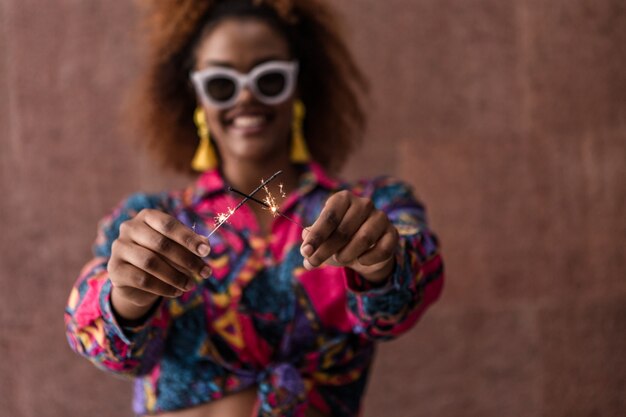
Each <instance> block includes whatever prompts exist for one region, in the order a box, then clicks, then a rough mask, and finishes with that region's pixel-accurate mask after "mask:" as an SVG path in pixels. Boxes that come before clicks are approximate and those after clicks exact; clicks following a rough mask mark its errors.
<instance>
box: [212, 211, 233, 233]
mask: <svg viewBox="0 0 626 417" xmlns="http://www.w3.org/2000/svg"><path fill="white" fill-rule="evenodd" d="M233 214H235V210H234V209H232V208H230V207H228V211H227V212H226V213H218V215H217V216H215V217H214V219H215V228H218V227H220V226H221V225H223V224H224V223H226V222H227V221H228V219H229V218H230V216H232V215H233Z"/></svg>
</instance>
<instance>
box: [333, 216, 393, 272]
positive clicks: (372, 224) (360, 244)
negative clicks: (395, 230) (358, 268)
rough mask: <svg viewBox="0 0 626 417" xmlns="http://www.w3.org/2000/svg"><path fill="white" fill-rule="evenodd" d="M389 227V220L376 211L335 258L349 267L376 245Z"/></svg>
mask: <svg viewBox="0 0 626 417" xmlns="http://www.w3.org/2000/svg"><path fill="white" fill-rule="evenodd" d="M388 226H389V219H387V215H385V213H383V212H382V211H375V212H374V213H372V215H371V216H369V217H368V219H367V220H366V221H365V222H364V223H363V224H362V225H361V227H360V228H359V230H357V231H356V233H355V234H354V236H353V238H352V240H351V241H350V243H348V244H347V245H346V246H345V247H344V248H343V249H341V250H340V251H339V252H338V253H337V255H335V258H336V259H337V261H338V262H341V263H342V264H344V265H348V264H350V263H352V262H354V261H355V260H356V259H357V258H359V257H360V256H361V255H363V254H364V253H365V252H367V251H368V250H370V249H371V248H373V247H374V245H376V243H377V242H378V240H379V239H380V238H381V237H382V236H383V234H384V233H385V231H386V230H387V228H388Z"/></svg>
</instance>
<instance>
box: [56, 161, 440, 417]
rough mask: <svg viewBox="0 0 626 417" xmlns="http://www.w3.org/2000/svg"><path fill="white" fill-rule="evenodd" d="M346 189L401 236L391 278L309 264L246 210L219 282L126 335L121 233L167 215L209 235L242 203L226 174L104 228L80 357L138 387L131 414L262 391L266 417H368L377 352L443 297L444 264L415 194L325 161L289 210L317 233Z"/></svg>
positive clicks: (83, 304)
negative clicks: (313, 415) (117, 294)
mask: <svg viewBox="0 0 626 417" xmlns="http://www.w3.org/2000/svg"><path fill="white" fill-rule="evenodd" d="M343 189H348V190H351V191H352V192H354V193H355V194H357V195H359V196H366V197H368V198H370V199H371V200H372V201H373V202H374V205H375V206H376V207H377V208H378V209H380V210H382V211H384V212H385V213H386V214H387V216H388V217H389V219H390V220H391V221H392V222H393V224H394V225H395V227H396V228H397V229H398V231H399V232H400V244H399V245H398V247H397V250H396V253H395V258H396V266H395V269H394V271H393V274H392V276H391V277H390V279H389V280H388V282H387V283H385V284H384V285H383V286H377V287H374V286H372V285H370V284H369V283H368V281H366V280H365V279H363V278H361V277H360V276H359V275H358V274H356V273H355V272H354V271H352V270H350V269H348V268H339V267H331V266H323V267H320V268H317V269H314V270H312V271H307V270H306V269H304V268H303V267H302V262H303V258H302V255H301V254H300V245H301V243H302V240H301V232H302V230H301V228H300V227H299V226H298V225H296V224H294V223H293V222H290V221H288V220H287V219H285V218H283V217H276V218H275V219H274V220H273V224H272V229H271V233H270V235H269V237H266V236H264V235H263V234H262V233H261V230H260V228H259V225H258V222H257V219H256V217H255V215H254V213H253V211H252V210H251V209H250V208H249V207H247V206H246V205H243V206H242V207H241V208H240V209H239V210H238V211H237V212H236V213H235V214H234V215H233V216H231V218H230V219H229V221H228V223H226V224H224V225H223V226H222V227H221V228H220V229H219V230H218V231H217V232H216V233H214V234H213V235H212V236H211V237H210V244H211V253H210V255H209V256H208V259H207V261H208V263H209V264H210V265H211V266H212V268H213V274H212V276H211V277H210V278H208V279H206V280H202V281H201V282H198V285H197V287H196V288H195V289H194V290H191V291H189V292H187V293H185V294H183V295H182V296H180V297H178V298H176V299H167V300H166V299H163V300H162V301H161V303H160V304H159V305H158V307H157V308H156V309H155V311H154V313H153V314H152V315H151V316H150V317H149V318H148V319H147V321H146V322H145V323H144V324H143V325H141V326H140V327H135V328H127V327H121V326H120V325H119V324H118V323H117V321H116V318H115V315H114V313H113V311H112V309H111V304H110V295H111V281H110V280H109V276H108V272H107V262H108V259H109V257H110V255H111V245H112V243H113V241H114V240H115V239H116V238H117V236H118V233H119V227H120V224H121V223H122V222H124V221H126V220H128V219H130V218H132V217H133V216H135V215H136V214H137V213H138V212H139V211H140V210H142V209H144V208H152V209H159V210H162V211H164V212H166V213H169V214H171V215H173V216H175V217H176V218H178V219H179V220H180V221H181V222H182V223H184V224H186V225H188V226H189V227H192V225H195V230H196V232H198V233H201V234H205V235H206V234H208V233H209V232H210V231H211V230H212V229H213V225H214V217H215V216H216V215H217V213H221V212H226V211H227V210H228V208H229V207H234V206H235V205H236V204H237V203H238V202H239V201H240V198H238V197H237V196H235V195H232V194H231V193H229V192H228V187H227V184H226V182H225V180H224V179H223V177H222V176H221V174H220V173H219V171H217V170H215V171H208V172H205V173H204V174H202V175H201V176H200V177H199V179H198V180H197V181H196V182H195V184H194V185H192V186H190V187H188V188H186V189H184V190H177V191H173V192H166V193H161V194H134V195H132V196H130V197H129V198H128V199H126V200H125V201H123V202H122V203H121V205H119V206H118V207H117V208H116V209H115V210H114V211H113V213H112V214H111V215H110V216H108V217H106V218H105V219H104V220H103V221H102V222H101V223H100V227H99V233H98V237H97V240H96V243H95V245H94V253H95V258H94V259H93V260H92V261H90V262H89V263H88V264H87V265H86V266H85V267H84V268H83V270H82V272H81V274H80V276H79V278H78V280H77V282H76V284H75V286H74V288H73V289H72V292H71V295H70V297H69V300H68V305H67V308H66V311H65V321H66V329H67V337H68V340H69V343H70V346H71V347H72V349H73V350H75V351H76V352H78V353H80V354H81V355H83V356H85V357H87V358H88V359H89V360H91V361H92V362H93V363H94V364H95V365H96V366H98V367H99V368H102V369H105V370H107V371H110V372H114V373H116V374H121V375H127V376H130V377H133V378H135V383H134V384H135V385H134V386H135V390H134V400H133V409H134V411H135V412H136V413H137V414H152V413H158V412H163V411H173V410H179V409H184V408H188V407H192V406H196V405H200V404H203V403H207V402H210V401H214V400H217V399H219V398H222V397H224V396H225V395H228V394H229V393H234V392H238V391H241V390H244V389H246V388H250V387H253V386H254V387H256V388H257V393H258V402H257V403H258V404H257V410H258V415H259V416H304V410H305V409H306V408H307V407H308V406H313V407H316V408H317V409H319V410H320V411H321V412H322V413H325V414H326V415H329V416H346V417H354V416H357V415H358V414H359V410H360V404H361V397H362V395H363V392H364V389H365V385H366V381H367V375H368V370H369V368H370V365H371V363H372V358H373V354H374V349H375V343H376V342H377V341H379V340H387V339H391V338H393V337H395V336H398V335H400V334H401V333H403V332H405V331H407V330H408V329H409V328H411V326H413V324H414V323H415V322H416V320H417V319H418V318H419V317H420V316H421V315H422V313H423V312H424V310H425V309H426V308H427V307H428V306H429V305H430V304H431V303H433V302H434V301H435V300H436V299H437V298H438V296H439V294H440V292H441V290H442V285H443V264H442V260H441V257H440V255H439V252H438V244H437V240H436V238H435V237H434V235H433V234H432V233H431V232H430V231H429V229H428V227H427V225H426V221H425V214H424V209H423V206H422V205H420V204H419V203H418V202H417V201H416V200H415V198H414V197H413V195H412V192H411V190H410V188H409V187H408V186H407V185H405V184H404V183H402V182H400V181H397V180H394V179H391V178H378V179H375V180H370V181H360V182H358V183H356V184H352V185H350V184H347V183H343V182H339V181H337V180H334V179H331V178H330V177H328V176H327V175H326V174H325V173H324V172H323V171H322V169H321V168H320V167H319V166H318V165H317V164H314V163H313V164H310V165H308V166H303V174H302V176H301V178H300V184H299V187H298V189H297V190H296V191H294V192H293V193H291V195H289V196H288V197H287V198H286V199H285V200H284V204H283V205H282V206H281V211H282V212H284V213H285V214H286V215H288V216H289V217H291V218H292V219H294V220H296V222H298V223H300V224H303V225H310V224H313V223H314V221H315V220H316V219H317V217H318V215H319V213H320V211H321V209H322V208H323V205H324V202H325V200H326V199H327V198H328V197H329V196H330V195H331V194H333V193H335V192H337V191H339V190H343Z"/></svg>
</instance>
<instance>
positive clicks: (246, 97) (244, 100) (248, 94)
mask: <svg viewBox="0 0 626 417" xmlns="http://www.w3.org/2000/svg"><path fill="white" fill-rule="evenodd" d="M254 101H255V97H254V94H252V90H250V87H248V86H245V87H243V88H242V89H241V93H239V97H237V103H238V104H249V103H252V102H254Z"/></svg>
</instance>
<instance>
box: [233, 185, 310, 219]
mask: <svg viewBox="0 0 626 417" xmlns="http://www.w3.org/2000/svg"><path fill="white" fill-rule="evenodd" d="M228 190H229V191H232V192H233V193H236V194H239V195H240V196H242V197H246V199H249V200H250V201H254V202H255V203H257V204H260V205H262V206H263V207H265V208H267V209H269V210H271V211H272V213H276V214H278V215H279V216H281V217H283V218H285V219H287V220H289V221H290V222H291V223H293V224H295V225H296V226H298V227H300V228H301V229H306V227H304V226H303V225H301V224H300V223H298V222H297V221H295V220H294V219H292V218H291V217H289V216H287V215H285V214H283V213H282V212H281V211H280V210H278V209H276V208H275V207H274V210H272V206H271V205H269V204H267V203H266V202H265V201H262V200H259V199H258V198H255V197H253V196H252V195H248V194H246V193H243V192H241V191H239V190H237V189H235V188H233V187H228Z"/></svg>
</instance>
